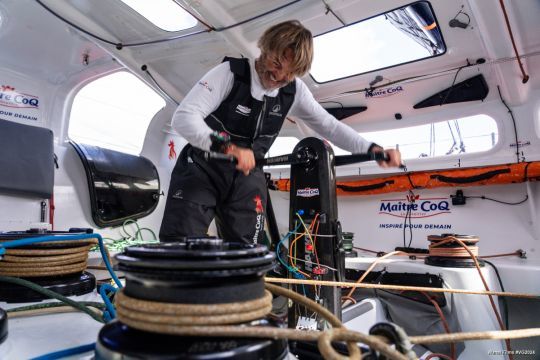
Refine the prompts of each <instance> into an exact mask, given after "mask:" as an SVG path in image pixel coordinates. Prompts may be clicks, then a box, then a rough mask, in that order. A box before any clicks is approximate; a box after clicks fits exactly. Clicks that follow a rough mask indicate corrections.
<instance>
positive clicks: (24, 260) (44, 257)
mask: <svg viewBox="0 0 540 360" xmlns="http://www.w3.org/2000/svg"><path fill="white" fill-rule="evenodd" d="M97 243H98V240H97V239H86V240H83V241H81V240H66V241H55V242H43V243H41V244H40V245H37V246H35V247H33V248H26V247H20V248H10V249H6V255H4V256H3V258H2V261H0V275H4V276H16V277H42V276H57V275H68V274H75V273H80V272H82V271H84V270H85V269H86V266H87V263H88V252H89V251H90V249H91V248H92V247H93V246H94V245H96V244H97ZM53 244H54V247H49V246H51V245H53ZM58 246H60V247H58Z"/></svg>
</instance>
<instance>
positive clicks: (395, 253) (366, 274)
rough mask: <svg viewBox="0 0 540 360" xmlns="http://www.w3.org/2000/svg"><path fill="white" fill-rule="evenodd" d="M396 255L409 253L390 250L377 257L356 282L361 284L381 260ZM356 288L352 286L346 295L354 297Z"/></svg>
mask: <svg viewBox="0 0 540 360" xmlns="http://www.w3.org/2000/svg"><path fill="white" fill-rule="evenodd" d="M394 255H407V253H404V252H403V251H392V252H389V253H388V254H386V255H384V256H381V257H380V258H377V259H376V260H375V261H374V262H372V263H371V265H370V266H369V267H368V268H367V270H366V271H365V272H364V273H363V274H362V276H360V278H359V279H358V280H356V283H357V284H359V283H361V282H362V281H364V279H365V278H366V276H368V274H369V273H370V272H371V270H373V268H374V267H375V266H376V265H377V264H378V263H379V262H380V261H381V260H384V259H386V258H389V257H390V256H394ZM354 290H356V288H352V289H351V290H350V291H349V293H348V294H347V295H346V296H345V297H352V294H353V293H354Z"/></svg>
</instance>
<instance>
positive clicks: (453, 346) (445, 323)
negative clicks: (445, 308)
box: [420, 291, 456, 360]
mask: <svg viewBox="0 0 540 360" xmlns="http://www.w3.org/2000/svg"><path fill="white" fill-rule="evenodd" d="M420 292H421V293H422V294H424V296H425V297H426V298H427V299H428V300H429V301H430V302H431V304H433V306H434V307H435V310H437V313H438V314H439V317H440V318H441V321H442V323H443V327H444V331H446V333H447V334H450V333H451V332H450V326H449V325H448V321H446V317H445V316H444V313H443V312H442V310H441V307H440V306H439V304H438V303H437V302H436V301H435V300H433V298H432V297H431V296H429V295H428V294H427V293H426V292H425V291H420ZM450 351H451V353H450V354H451V355H450V356H451V360H455V359H456V344H455V343H451V344H450Z"/></svg>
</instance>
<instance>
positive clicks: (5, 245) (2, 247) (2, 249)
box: [0, 234, 123, 288]
mask: <svg viewBox="0 0 540 360" xmlns="http://www.w3.org/2000/svg"><path fill="white" fill-rule="evenodd" d="M96 238H97V239H98V242H99V251H100V252H101V257H103V261H104V262H105V266H106V267H107V270H109V274H111V277H112V279H113V280H114V282H115V283H116V285H117V286H118V287H119V288H121V287H123V286H122V283H121V282H120V279H118V277H117V276H116V274H115V273H114V270H113V268H112V266H111V263H110V262H109V258H108V257H107V253H106V252H105V245H104V244H103V238H102V237H101V235H99V234H78V235H50V236H40V237H35V238H26V239H19V240H12V241H4V242H2V243H0V255H4V254H5V253H6V249H9V248H15V247H19V246H25V245H31V244H36V243H41V242H47V241H65V240H84V239H96Z"/></svg>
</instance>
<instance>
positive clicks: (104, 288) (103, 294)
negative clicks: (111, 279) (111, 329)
mask: <svg viewBox="0 0 540 360" xmlns="http://www.w3.org/2000/svg"><path fill="white" fill-rule="evenodd" d="M107 291H112V292H113V293H116V292H117V291H118V289H117V288H115V287H113V286H112V285H110V284H102V285H101V286H100V288H99V295H101V297H102V298H103V302H104V303H105V308H106V309H107V310H106V311H104V315H105V312H107V315H105V316H104V318H106V320H105V321H107V322H109V321H110V320H112V319H114V318H115V317H116V310H115V309H114V305H113V304H112V303H111V299H109V297H108V296H107V293H106V292H107Z"/></svg>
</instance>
